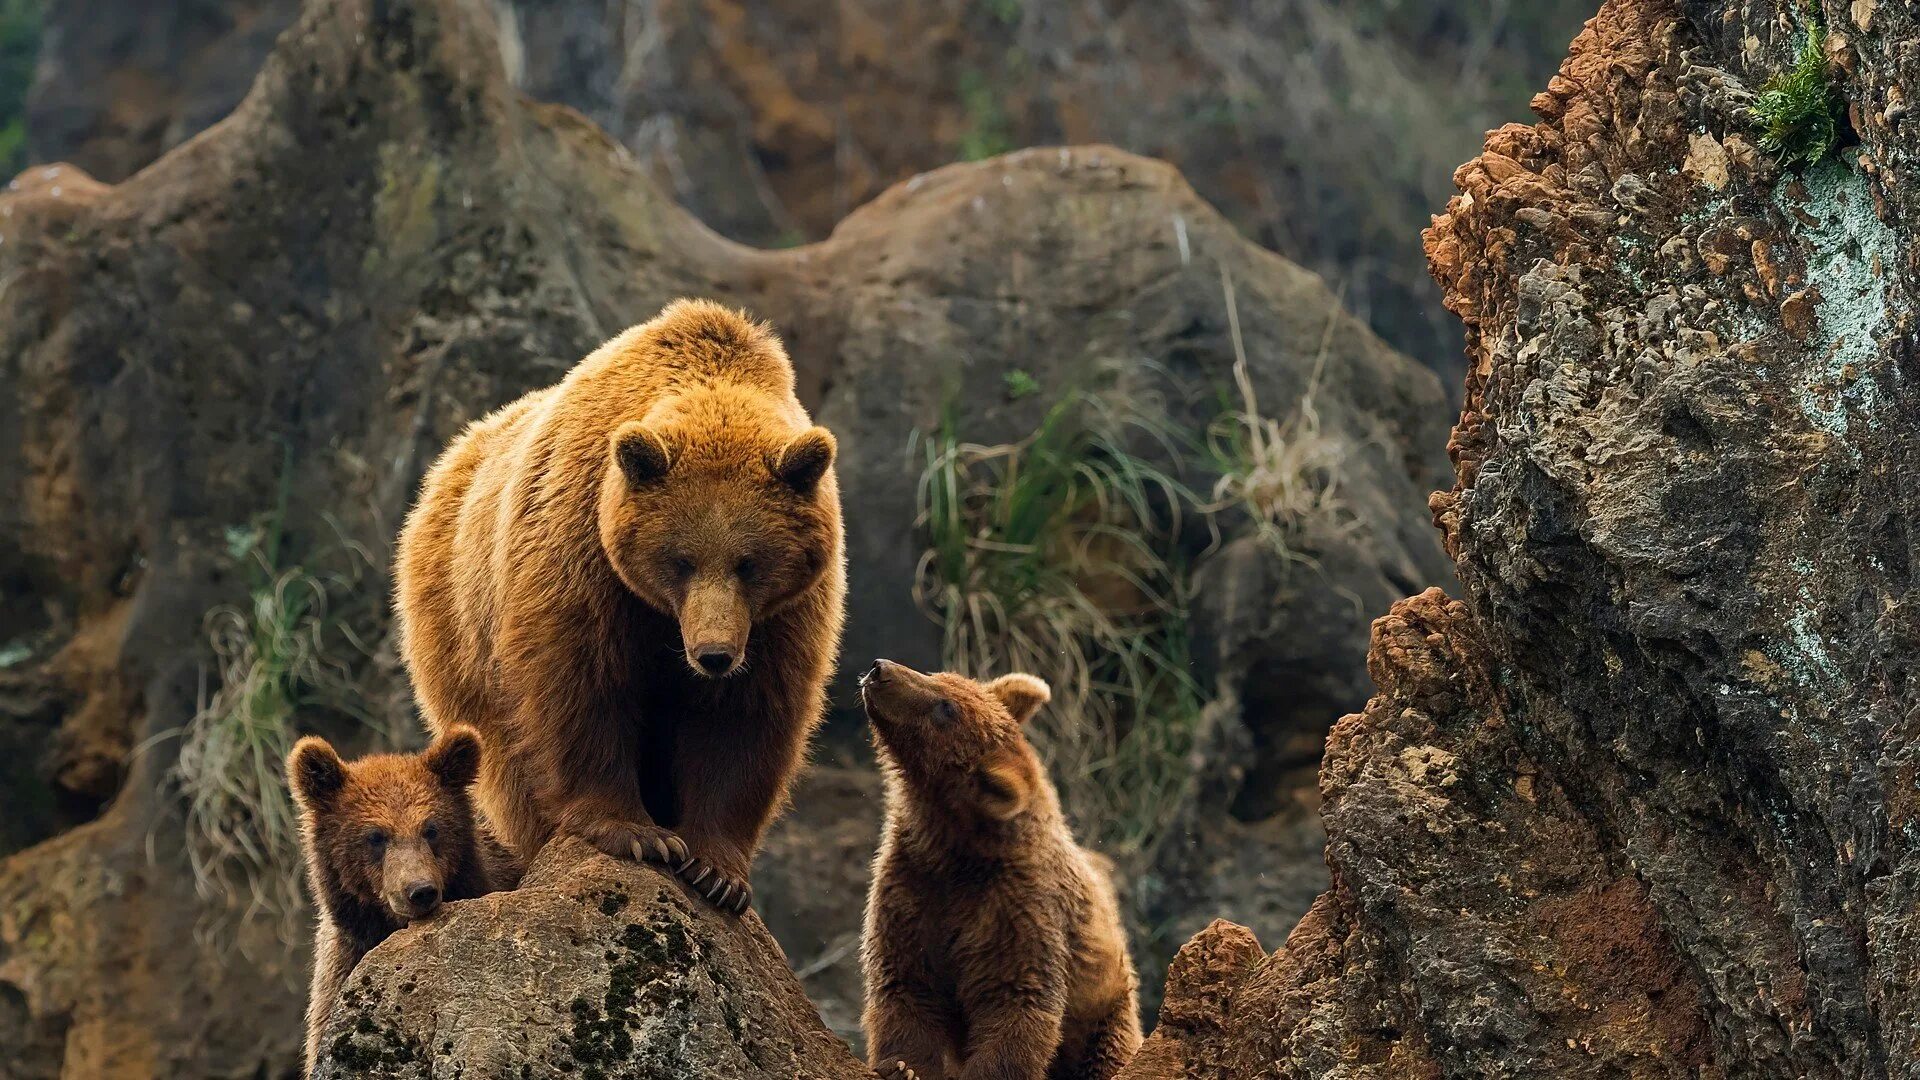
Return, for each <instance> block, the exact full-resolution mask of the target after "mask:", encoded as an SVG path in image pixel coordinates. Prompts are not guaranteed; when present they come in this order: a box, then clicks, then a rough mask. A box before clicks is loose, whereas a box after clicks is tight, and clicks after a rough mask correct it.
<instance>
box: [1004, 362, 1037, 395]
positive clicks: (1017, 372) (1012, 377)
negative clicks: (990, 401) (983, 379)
mask: <svg viewBox="0 0 1920 1080" xmlns="http://www.w3.org/2000/svg"><path fill="white" fill-rule="evenodd" d="M1001 382H1002V383H1004V384H1005V385H1006V388H1007V397H1008V399H1009V400H1012V401H1019V400H1020V399H1021V398H1026V397H1032V396H1033V395H1035V394H1037V393H1039V392H1040V380H1038V379H1036V378H1034V377H1033V373H1032V372H1029V371H1027V370H1026V369H1025V368H1014V369H1013V370H1012V371H1009V372H1007V373H1006V374H1005V375H1003V376H1001Z"/></svg>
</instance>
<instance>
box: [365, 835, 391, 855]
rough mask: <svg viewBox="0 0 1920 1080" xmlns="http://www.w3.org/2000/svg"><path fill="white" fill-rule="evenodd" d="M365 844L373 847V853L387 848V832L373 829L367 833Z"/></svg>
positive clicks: (376, 853) (378, 852)
mask: <svg viewBox="0 0 1920 1080" xmlns="http://www.w3.org/2000/svg"><path fill="white" fill-rule="evenodd" d="M367 846H368V847H369V848H372V849H373V853H374V854H375V855H378V854H380V853H381V852H383V851H385V850H387V834H386V833H384V832H381V831H380V830H379V829H375V830H373V831H372V832H370V833H368V834H367Z"/></svg>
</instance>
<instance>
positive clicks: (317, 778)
mask: <svg viewBox="0 0 1920 1080" xmlns="http://www.w3.org/2000/svg"><path fill="white" fill-rule="evenodd" d="M480 752H481V751H480V736H479V735H478V734H476V733H475V732H474V731H473V729H472V728H468V727H464V726H456V727H453V728H451V729H449V730H448V731H447V732H446V733H444V734H442V735H441V736H440V737H439V738H438V739H436V740H435V741H434V743H433V745H432V746H429V747H428V748H427V749H426V750H424V751H422V752H421V753H418V754H375V755H371V756H368V757H364V758H361V759H360V760H358V761H352V762H348V761H342V760H341V759H340V755H339V754H337V753H335V752H334V749H333V747H332V745H330V744H329V743H328V742H327V741H326V740H325V739H321V738H316V737H313V736H308V737H307V738H304V739H301V740H300V741H299V742H298V743H296V744H294V747H293V753H292V754H290V755H288V757H287V780H288V782H289V784H290V785H291V786H292V788H293V798H294V802H295V803H296V804H297V805H298V806H299V808H300V823H301V832H302V836H303V839H304V841H305V844H306V848H307V859H308V861H309V863H310V864H311V865H312V867H313V870H314V873H315V876H316V885H317V887H320V888H324V889H326V890H327V891H328V892H330V893H334V892H338V893H342V894H345V895H347V896H350V897H353V898H356V899H358V900H360V901H361V902H363V903H366V904H369V905H374V906H384V907H386V908H387V909H388V910H390V911H391V912H393V914H394V915H395V916H396V917H398V918H399V919H400V920H402V921H407V920H412V919H421V918H425V917H427V916H428V915H431V914H433V913H434V911H435V910H437V909H438V908H439V906H440V901H441V899H442V898H443V897H445V896H446V895H447V889H448V885H449V884H450V883H451V882H452V881H453V879H454V878H455V877H456V876H457V875H458V874H460V873H461V872H462V871H463V870H466V869H468V868H470V867H471V866H472V865H473V864H474V860H475V858H476V855H475V851H476V845H477V842H478V841H477V827H476V825H475V822H474V810H473V799H472V796H471V795H470V794H469V793H468V790H467V789H468V786H469V785H471V784H472V783H473V780H474V777H475V776H477V775H478V774H479V771H480Z"/></svg>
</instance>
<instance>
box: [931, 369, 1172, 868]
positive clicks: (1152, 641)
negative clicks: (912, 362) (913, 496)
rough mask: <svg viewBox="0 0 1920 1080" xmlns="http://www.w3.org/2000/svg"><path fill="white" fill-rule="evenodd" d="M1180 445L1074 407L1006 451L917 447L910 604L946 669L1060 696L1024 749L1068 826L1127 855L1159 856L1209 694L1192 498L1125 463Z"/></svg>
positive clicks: (1121, 419) (1140, 416) (1051, 416)
mask: <svg viewBox="0 0 1920 1080" xmlns="http://www.w3.org/2000/svg"><path fill="white" fill-rule="evenodd" d="M1130 442H1136V443H1137V442H1144V443H1147V444H1150V445H1153V446H1155V447H1156V448H1158V449H1159V450H1160V451H1163V452H1164V453H1165V454H1166V455H1168V456H1170V457H1172V458H1175V459H1177V458H1178V456H1179V454H1180V452H1181V447H1180V442H1181V440H1180V439H1179V437H1178V433H1176V432H1173V431H1171V430H1170V429H1168V428H1166V427H1165V426H1163V425H1161V424H1158V423H1156V422H1155V421H1153V420H1151V419H1148V418H1147V417H1146V416H1145V415H1144V410H1141V411H1138V412H1123V411H1120V410H1117V409H1115V408H1114V407H1112V406H1109V405H1107V404H1105V403H1103V402H1101V401H1099V400H1098V399H1095V398H1092V397H1089V396H1085V395H1074V396H1071V397H1069V398H1068V399H1066V400H1064V401H1062V402H1061V403H1060V404H1058V405H1056V406H1054V408H1053V409H1051V410H1050V411H1049V412H1048V413H1047V415H1046V417H1045V418H1044V419H1043V420H1042V421H1041V423H1040V426H1039V427H1038V428H1037V429H1036V430H1035V431H1034V432H1033V434H1032V435H1030V436H1028V437H1027V438H1025V439H1022V440H1021V441H1019V442H1016V443H1007V444H999V445H990V446H989V445H979V444H974V443H968V442H963V441H961V440H960V438H959V437H958V436H957V434H956V433H955V431H954V424H953V421H952V419H951V417H949V419H948V420H947V421H946V422H944V423H943V424H942V425H941V427H940V429H939V430H938V431H937V432H936V433H935V434H934V435H933V437H932V438H930V439H928V440H927V442H926V466H925V469H924V471H923V472H922V474H921V478H920V489H919V520H918V525H919V526H920V528H922V529H923V530H924V534H925V536H926V537H927V540H928V548H927V550H926V551H925V553H924V554H923V556H922V558H921V562H920V569H919V574H918V582H917V586H916V596H917V599H918V600H919V602H920V604H921V606H922V608H923V610H925V611H926V612H927V613H928V614H929V616H930V617H932V618H933V619H934V620H935V621H936V622H938V623H940V624H941V626H942V627H944V629H945V640H944V661H945V663H946V664H947V665H948V666H950V667H952V668H954V669H956V670H959V671H962V672H964V673H967V674H969V675H973V676H976V677H989V676H993V675H998V674H1001V673H1004V672H1008V671H1030V672H1033V673H1035V674H1038V675H1040V676H1042V677H1044V678H1046V679H1047V680H1048V681H1049V682H1050V683H1051V684H1052V686H1053V690H1054V703H1053V704H1052V705H1051V706H1050V707H1049V708H1047V709H1046V710H1043V712H1042V715H1041V717H1040V718H1039V719H1037V720H1036V721H1035V725H1036V726H1035V729H1034V736H1035V741H1036V743H1037V744H1038V746H1039V747H1040V750H1041V753H1042V754H1043V755H1044V756H1045V758H1046V759H1047V761H1048V763H1049V764H1050V766H1051V767H1052V769H1053V771H1054V774H1055V776H1056V778H1057V779H1058V780H1059V782H1060V785H1061V795H1062V799H1063V801H1064V802H1065V803H1066V806H1067V810H1068V812H1069V813H1070V814H1072V815H1073V816H1074V818H1075V819H1076V820H1078V821H1079V822H1081V823H1082V824H1083V825H1084V826H1085V827H1086V828H1088V829H1089V830H1090V831H1092V832H1094V833H1095V834H1096V835H1097V836H1098V838H1099V839H1100V840H1102V841H1105V842H1107V843H1110V844H1114V845H1117V846H1118V847H1119V848H1120V850H1121V851H1122V852H1127V851H1136V850H1140V849H1141V848H1143V847H1145V846H1147V845H1148V844H1150V843H1151V841H1152V839H1153V838H1154V837H1155V836H1156V835H1157V832H1158V830H1159V829H1160V828H1161V827H1162V826H1163V825H1164V824H1165V823H1166V822H1167V820H1168V819H1169V817H1170V815H1171V813H1172V811H1173V809H1174V804H1175V801H1176V800H1177V798H1178V797H1179V794H1180V792H1181V789H1182V786H1183V784H1184V781H1185V779H1186V773H1187V768H1188V766H1187V754H1188V751H1189V749H1190V745H1191V741H1192V733H1193V730H1194V724H1195V721H1196V719H1197V717H1198V715H1199V710H1200V706H1201V704H1202V702H1201V695H1200V692H1199V689H1198V687H1197V686H1196V685H1195V684H1194V682H1193V679H1192V677H1191V676H1190V675H1189V674H1188V657H1187V633H1186V623H1187V615H1186V601H1187V596H1186V588H1187V585H1186V575H1185V569H1184V565H1183V561H1182V559H1181V558H1180V556H1179V553H1178V544H1177V539H1178V536H1179V533H1180V527H1181V516H1182V514H1183V513H1186V512H1187V511H1188V508H1191V507H1192V506H1193V505H1194V504H1195V503H1196V502H1197V500H1196V499H1195V497H1194V496H1193V494H1192V493H1191V492H1190V491H1188V490H1187V489H1186V488H1184V487H1183V486H1182V485H1181V484H1180V482H1179V481H1177V480H1176V479H1174V477H1173V476H1172V475H1170V474H1169V473H1167V472H1165V471H1163V470H1161V469H1160V468H1158V467H1156V466H1154V465H1153V464H1151V463H1150V462H1148V461H1146V460H1144V459H1143V458H1141V457H1140V456H1137V455H1136V454H1135V453H1134V452H1132V451H1131V450H1129V448H1128V447H1129V443H1130Z"/></svg>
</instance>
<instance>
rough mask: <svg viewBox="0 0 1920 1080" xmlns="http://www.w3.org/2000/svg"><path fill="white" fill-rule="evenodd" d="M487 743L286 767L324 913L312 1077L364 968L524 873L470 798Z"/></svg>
mask: <svg viewBox="0 0 1920 1080" xmlns="http://www.w3.org/2000/svg"><path fill="white" fill-rule="evenodd" d="M481 757H482V754H481V749H480V739H479V736H477V735H475V734H474V732H473V729H471V728H467V727H456V728H453V729H451V730H449V731H447V732H446V733H445V734H443V735H441V737H440V738H439V739H438V740H437V741H435V743H434V744H433V745H432V746H430V747H428V748H427V749H426V750H425V751H424V752H422V753H419V754H378V755H374V756H370V757H365V758H361V759H360V760H358V761H355V762H351V763H348V762H344V761H341V760H340V755H339V754H337V753H335V752H334V749H333V747H332V746H331V745H329V744H328V743H327V742H326V740H324V739H318V738H314V737H311V736H309V737H307V738H304V739H301V740H300V741H299V742H298V743H296V744H295V745H294V748H293V752H292V753H291V754H290V755H288V757H287V779H288V782H289V785H290V786H291V787H292V789H293V798H294V802H295V803H296V804H297V805H298V806H299V809H300V839H301V846H302V848H303V849H304V850H305V852H306V857H307V882H308V885H309V887H310V888H311V890H312V892H313V898H314V902H315V904H317V905H318V906H319V909H320V911H319V919H318V920H317V923H316V929H315V934H314V949H313V984H312V987H311V989H310V991H309V993H308V997H307V1069H308V1071H309V1072H311V1071H312V1069H313V1065H314V1061H315V1059H316V1057H317V1055H318V1053H319V1049H320V1031H321V1028H322V1027H324V1026H325V1024H326V1019H327V1013H328V1012H329V1011H330V1010H331V1009H332V1007H333V1001H334V998H336V997H337V996H339V993H340V987H341V986H342V985H343V984H344V983H345V982H346V981H347V976H348V975H350V974H352V972H353V966H354V965H355V964H357V963H359V962H360V958H361V957H362V956H365V955H366V954H367V951H368V950H369V949H372V948H373V947H374V946H375V945H378V944H380V942H382V941H385V940H386V938H387V936H388V935H389V934H392V933H393V932H394V931H395V930H398V929H400V928H401V927H402V926H405V925H407V924H408V923H409V922H412V921H413V920H416V919H424V918H427V917H429V916H431V915H433V914H434V913H435V912H436V911H438V910H439V909H440V905H441V904H442V903H444V902H446V901H450V900H470V899H472V898H473V897H476V896H484V895H486V894H487V893H490V892H493V891H494V890H496V889H504V888H512V887H513V886H514V885H515V884H517V883H518V879H519V876H520V867H519V866H517V865H516V864H515V863H514V862H513V861H512V860H511V859H510V858H509V857H507V856H506V855H505V853H504V852H501V851H500V850H499V848H498V847H497V845H494V844H492V843H490V838H489V837H487V836H486V835H485V833H484V831H483V829H482V828H481V825H480V822H479V821H478V819H477V818H476V816H475V813H474V807H473V799H472V796H471V795H470V794H469V791H468V788H469V787H470V786H471V785H472V783H473V780H474V777H475V775H476V774H477V773H478V772H479V768H480V761H481Z"/></svg>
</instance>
